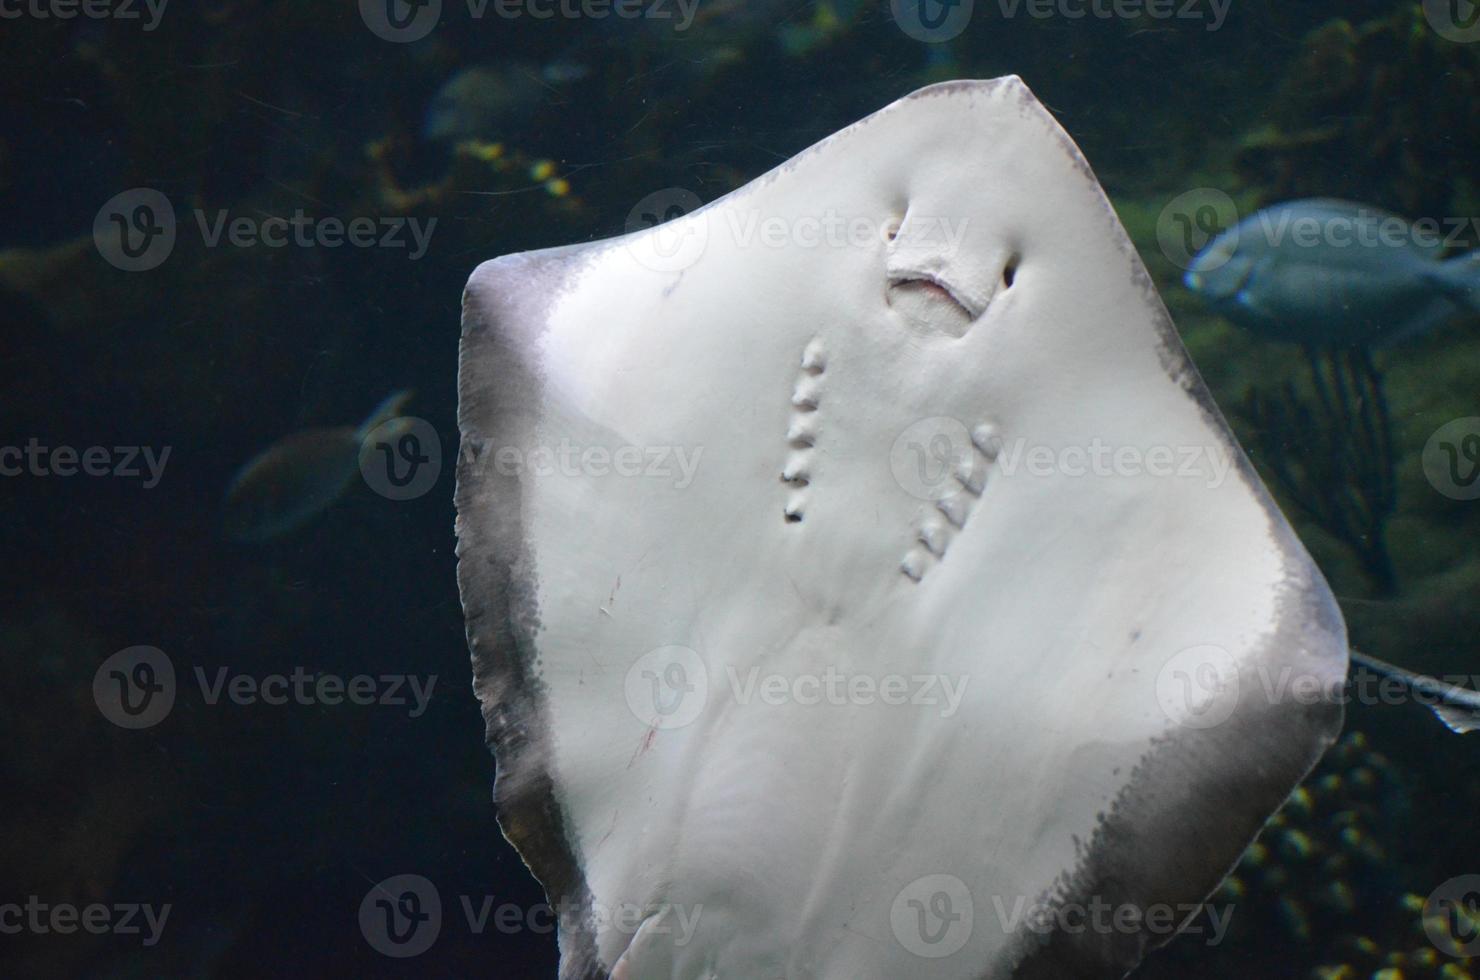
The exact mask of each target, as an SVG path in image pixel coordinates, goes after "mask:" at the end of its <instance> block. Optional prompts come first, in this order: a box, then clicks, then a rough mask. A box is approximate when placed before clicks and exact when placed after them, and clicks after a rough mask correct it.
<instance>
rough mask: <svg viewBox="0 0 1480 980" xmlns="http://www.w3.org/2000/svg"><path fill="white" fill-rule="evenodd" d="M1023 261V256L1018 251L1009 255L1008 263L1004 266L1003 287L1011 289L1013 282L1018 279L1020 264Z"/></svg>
mask: <svg viewBox="0 0 1480 980" xmlns="http://www.w3.org/2000/svg"><path fill="white" fill-rule="evenodd" d="M1022 261H1023V257H1022V256H1021V255H1019V254H1018V253H1016V252H1013V253H1012V255H1010V256H1008V259H1007V264H1006V265H1005V266H1003V267H1002V287H1003V288H1004V289H1011V288H1012V284H1013V283H1014V282H1015V281H1017V271H1018V264H1019V263H1021V262H1022Z"/></svg>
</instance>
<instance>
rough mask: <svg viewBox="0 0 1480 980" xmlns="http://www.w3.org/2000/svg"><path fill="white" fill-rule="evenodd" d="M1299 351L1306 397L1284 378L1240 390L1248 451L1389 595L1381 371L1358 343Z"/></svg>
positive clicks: (1390, 507) (1389, 492)
mask: <svg viewBox="0 0 1480 980" xmlns="http://www.w3.org/2000/svg"><path fill="white" fill-rule="evenodd" d="M1304 350H1305V360H1306V366H1307V368H1308V369H1309V387H1310V391H1311V394H1312V395H1313V396H1314V397H1313V398H1312V397H1310V396H1306V395H1303V394H1301V393H1300V392H1299V390H1298V389H1297V387H1296V385H1295V383H1294V382H1292V381H1286V382H1285V383H1284V384H1282V385H1281V386H1280V387H1279V389H1278V390H1277V391H1275V392H1273V393H1268V392H1265V391H1261V390H1260V389H1259V388H1258V387H1257V386H1253V387H1250V388H1249V390H1248V392H1247V393H1246V394H1245V396H1244V402H1243V407H1242V413H1243V415H1244V416H1245V418H1246V419H1247V420H1248V421H1249V422H1250V423H1251V425H1252V426H1253V428H1254V431H1255V433H1256V435H1255V453H1254V455H1255V457H1256V458H1257V459H1258V460H1259V461H1260V462H1261V463H1262V464H1263V466H1264V469H1265V470H1266V471H1267V472H1268V473H1269V474H1270V476H1271V477H1273V479H1274V482H1275V483H1276V484H1277V485H1278V486H1279V487H1280V489H1281V490H1282V491H1283V492H1284V494H1285V496H1286V497H1287V498H1288V499H1289V500H1290V501H1291V502H1292V503H1294V504H1295V506H1297V507H1299V508H1300V509H1301V510H1302V511H1304V512H1305V513H1306V514H1307V515H1309V517H1310V518H1311V520H1313V521H1314V522H1315V523H1316V524H1317V525H1318V526H1319V527H1321V528H1322V529H1323V530H1325V531H1326V532H1327V533H1329V534H1330V535H1331V536H1332V537H1334V538H1336V539H1337V540H1339V541H1341V542H1342V543H1343V544H1345V545H1347V547H1349V548H1350V549H1351V550H1352V552H1353V553H1354V554H1355V555H1356V557H1357V559H1358V561H1359V562H1360V563H1361V566H1362V569H1363V571H1364V572H1365V573H1366V574H1367V576H1368V578H1369V579H1370V580H1371V582H1372V585H1373V588H1374V589H1375V590H1376V592H1377V593H1378V594H1379V595H1384V596H1387V595H1392V594H1393V593H1394V592H1395V591H1396V589H1397V577H1396V575H1395V573H1394V570H1393V562H1392V557H1391V556H1390V555H1389V553H1388V547H1387V539H1386V530H1387V523H1388V519H1389V518H1390V517H1392V515H1393V511H1394V508H1395V506H1396V503H1397V487H1396V480H1395V476H1394V465H1393V436H1392V421H1391V418H1390V416H1389V413H1388V403H1387V396H1386V395H1385V394H1384V392H1383V381H1382V374H1381V372H1380V371H1379V370H1378V369H1377V366H1376V365H1375V364H1373V362H1372V354H1371V353H1370V352H1369V351H1368V350H1367V349H1366V348H1363V347H1352V348H1346V349H1339V350H1330V349H1317V348H1312V347H1306V348H1305V349H1304Z"/></svg>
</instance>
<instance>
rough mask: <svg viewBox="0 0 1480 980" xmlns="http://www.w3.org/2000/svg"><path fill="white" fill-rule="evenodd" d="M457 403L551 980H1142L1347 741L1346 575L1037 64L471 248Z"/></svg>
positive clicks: (522, 833)
mask: <svg viewBox="0 0 1480 980" xmlns="http://www.w3.org/2000/svg"><path fill="white" fill-rule="evenodd" d="M906 225H908V227H910V228H911V235H910V242H909V244H910V245H911V247H914V248H924V249H925V251H924V252H923V253H919V254H924V255H925V256H926V260H928V263H929V269H926V270H925V273H928V274H929V275H931V276H935V277H937V278H938V279H939V281H938V282H935V280H931V281H932V282H935V285H934V286H919V285H910V286H907V287H906V292H907V293H909V294H910V295H911V299H910V302H908V303H901V302H900V300H901V291H900V289H898V288H895V289H894V290H893V294H892V295H891V284H893V285H894V286H896V287H897V286H898V283H897V282H895V278H896V274H897V273H898V270H899V269H900V268H901V267H903V266H905V265H908V264H909V261H911V260H912V254H906V255H903V256H902V255H901V254H900V251H899V250H900V249H901V248H903V247H904V246H903V245H901V244H899V242H900V241H901V240H903V238H904V236H902V235H892V234H890V233H888V232H889V231H890V230H891V229H898V228H902V227H905V226H906ZM830 228H831V229H843V232H844V233H841V234H838V235H834V234H832V233H831V232H829V231H828V229H830ZM856 228H861V229H863V230H864V231H865V232H867V231H869V230H870V229H872V230H873V231H875V232H880V231H882V232H885V233H883V234H877V233H869V234H852V233H849V232H850V231H851V230H852V229H856ZM922 243H924V244H922ZM922 261H923V260H922ZM917 264H918V263H917ZM1005 270H1010V272H1009V271H1005ZM458 416H459V424H460V427H461V431H462V440H463V444H462V448H461V450H460V452H459V465H458V488H457V509H458V518H457V520H458V578H459V585H460V589H461V594H462V600H463V605H464V610H465V612H466V617H467V628H468V638H469V643H470V645H471V647H472V652H473V662H474V672H475V689H476V691H477V694H478V696H479V698H480V700H481V701H482V705H483V713H484V717H485V719H486V721H487V725H488V739H489V741H490V743H491V745H492V746H493V749H494V752H495V754H496V756H497V760H498V777H497V784H496V797H497V801H498V807H499V820H500V823H501V825H502V827H503V830H504V832H505V834H506V835H507V836H508V837H509V839H510V840H511V841H513V843H514V844H515V846H517V847H518V849H519V852H520V854H521V855H523V857H524V859H525V860H526V861H527V862H528V864H529V866H530V868H531V869H532V870H533V871H534V873H535V874H536V875H537V876H538V877H539V879H540V880H541V881H542V882H543V883H544V885H545V888H546V890H547V891H548V893H549V895H550V898H551V900H552V902H554V903H555V904H556V905H557V907H558V908H560V910H561V917H560V919H561V954H562V960H561V962H562V965H561V975H562V977H566V978H576V977H580V978H584V977H588V976H606V975H608V974H610V973H612V972H613V970H615V969H617V968H618V967H619V965H620V970H621V971H623V972H625V973H627V974H628V975H630V977H631V978H633V980H637V978H641V980H650V978H654V977H664V978H686V980H689V978H703V977H711V976H717V977H781V976H785V977H798V978H800V977H809V978H814V980H885V978H896V977H903V976H909V977H921V978H927V977H928V978H932V980H981V978H982V977H990V978H1007V977H1054V978H1055V980H1057V978H1059V977H1065V976H1072V977H1118V976H1121V975H1123V974H1124V973H1125V972H1126V971H1127V970H1129V969H1130V968H1132V967H1133V966H1134V965H1135V964H1136V963H1137V962H1138V961H1139V960H1140V959H1141V957H1142V956H1143V955H1144V954H1145V953H1146V951H1147V950H1148V949H1150V948H1152V947H1154V946H1156V945H1159V944H1160V943H1163V942H1165V941H1167V940H1168V939H1169V938H1170V937H1171V935H1172V933H1173V932H1174V931H1175V929H1176V928H1177V926H1178V924H1180V923H1181V922H1182V921H1183V920H1184V919H1185V917H1186V914H1185V913H1186V912H1187V911H1188V910H1190V909H1191V908H1192V907H1194V906H1196V905H1197V904H1198V903H1200V902H1201V901H1203V900H1204V898H1206V896H1207V895H1208V894H1209V893H1210V892H1211V891H1212V890H1213V889H1214V888H1215V887H1216V885H1217V883H1218V882H1219V880H1220V879H1221V878H1222V877H1223V876H1224V875H1225V874H1226V873H1227V871H1228V870H1229V868H1230V867H1232V865H1233V864H1234V862H1235V861H1236V860H1237V859H1238V857H1239V855H1240V854H1241V853H1242V851H1243V850H1244V848H1245V847H1246V845H1247V844H1248V842H1249V841H1250V840H1251V838H1252V837H1253V835H1254V834H1255V833H1256V832H1257V831H1258V829H1259V828H1260V826H1261V825H1262V824H1263V822H1264V821H1265V819H1266V818H1267V817H1268V816H1269V814H1270V813H1272V812H1273V811H1274V810H1275V809H1276V808H1277V807H1278V806H1279V805H1280V803H1281V802H1282V801H1283V800H1284V799H1285V798H1286V797H1287V796H1288V794H1289V792H1290V791H1291V789H1293V788H1294V786H1295V785H1296V783H1297V782H1298V781H1299V780H1300V779H1301V778H1302V777H1303V776H1304V775H1305V774H1306V773H1307V772H1308V771H1309V769H1310V767H1311V766H1312V765H1314V763H1315V762H1316V760H1317V759H1318V758H1319V757H1320V755H1321V754H1322V752H1323V751H1324V750H1325V748H1326V747H1327V746H1328V745H1329V744H1330V743H1331V742H1332V741H1333V740H1334V738H1335V736H1336V734H1337V731H1338V730H1339V728H1340V724H1341V703H1340V700H1339V698H1338V697H1335V696H1333V692H1334V693H1336V694H1339V689H1340V685H1341V683H1342V680H1343V679H1344V678H1345V676H1346V669H1347V663H1346V650H1347V646H1346V636H1345V628H1344V625H1343V623H1342V621H1341V616H1340V613H1339V611H1338V609H1337V607H1336V605H1335V602H1334V600H1333V599H1332V597H1331V595H1330V592H1329V589H1327V587H1326V584H1325V582H1324V581H1323V580H1322V578H1321V576H1320V573H1319V572H1318V571H1317V570H1316V568H1315V566H1314V564H1313V563H1312V562H1311V560H1310V558H1309V556H1308V555H1307V554H1306V552H1305V551H1304V549H1303V548H1302V547H1301V545H1300V543H1299V541H1298V540H1297V539H1296V538H1295V536H1294V534H1293V532H1292V531H1291V530H1290V528H1289V526H1288V525H1287V524H1286V522H1285V521H1284V519H1283V517H1281V515H1280V514H1279V512H1278V510H1277V509H1276V508H1275V506H1274V505H1273V503H1272V502H1271V500H1270V498H1269V496H1268V494H1267V493H1266V492H1265V491H1264V488H1263V487H1262V486H1261V485H1260V484H1259V481H1258V478H1257V476H1256V475H1255V474H1254V471H1253V469H1252V467H1250V466H1249V465H1248V462H1247V460H1245V459H1244V457H1243V456H1242V454H1241V453H1240V451H1239V449H1238V447H1237V445H1236V444H1235V442H1234V441H1233V438H1232V435H1231V434H1230V433H1229V431H1228V428H1227V426H1226V425H1225V423H1224V422H1223V419H1222V417H1221V416H1220V415H1219V414H1218V411H1217V409H1216V408H1215V407H1214V406H1213V405H1212V402H1211V400H1210V399H1209V397H1208V394H1207V392H1206V390H1205V389H1204V387H1203V385H1202V382H1201V380H1200V379H1199V378H1198V376H1197V374H1196V372H1195V371H1194V370H1193V368H1192V366H1191V365H1190V364H1189V362H1188V360H1187V357H1186V354H1185V352H1184V351H1183V349H1182V347H1181V345H1180V343H1179V341H1178V339H1177V337H1176V334H1175V331H1174V330H1173V328H1172V325H1171V322H1170V320H1169V318H1168V316H1167V313H1166V310H1165V309H1164V307H1163V306H1162V304H1161V302H1160V299H1159V298H1158V296H1157V294H1156V291H1155V289H1154V287H1153V286H1152V283H1151V280H1150V278H1149V277H1148V275H1147V273H1146V271H1145V269H1144V268H1143V266H1142V265H1141V262H1140V260H1139V258H1138V257H1137V256H1136V253H1135V250H1134V248H1133V247H1132V246H1131V243H1130V241H1129V239H1128V237H1127V236H1126V234H1125V232H1124V230H1123V229H1122V228H1121V226H1120V224H1119V222H1118V221H1117V219H1116V217H1115V214H1114V212H1113V210H1112V209H1111V207H1110V205H1109V202H1108V201H1107V199H1106V198H1105V195H1104V193H1103V192H1102V191H1101V189H1100V187H1099V185H1098V183H1097V182H1096V181H1095V179H1094V177H1093V175H1092V173H1091V172H1090V170H1089V167H1088V165H1087V164H1086V163H1085V161H1084V159H1083V158H1082V156H1081V155H1080V154H1079V151H1078V149H1077V148H1076V147H1075V146H1074V144H1073V143H1072V142H1071V141H1070V139H1069V137H1068V136H1067V135H1066V134H1065V133H1064V131H1063V130H1062V129H1060V128H1059V126H1058V125H1057V123H1055V122H1054V120H1053V119H1052V117H1051V116H1050V115H1049V114H1048V112H1047V111H1046V110H1045V109H1044V108H1043V107H1042V106H1041V105H1040V104H1039V103H1038V102H1037V100H1036V99H1034V97H1033V96H1032V94H1031V93H1030V92H1029V91H1028V89H1027V88H1026V87H1025V86H1024V85H1023V84H1022V83H1021V82H1020V81H1018V80H1017V79H1015V78H1008V79H998V80H995V81H982V82H956V83H948V84H944V85H937V86H932V87H930V88H926V89H923V90H921V91H919V92H917V93H915V94H913V95H911V96H908V97H906V98H904V99H902V100H900V101H898V102H896V103H894V104H893V105H890V106H888V107H886V108H885V109H883V110H881V111H880V112H878V113H875V114H874V115H873V116H870V117H869V118H867V119H865V120H863V121H862V122H860V123H858V124H856V125H854V126H851V127H849V128H847V129H845V130H843V131H842V132H840V133H838V134H835V135H834V136H832V137H830V138H829V139H827V140H825V141H823V142H822V143H820V144H818V145H817V146H814V147H813V148H811V149H810V150H807V151H805V152H803V153H802V154H800V155H798V156H797V157H795V158H794V159H792V160H791V161H789V162H787V163H786V164H784V165H783V166H781V167H780V168H778V169H777V170H775V171H773V172H772V173H770V174H768V175H766V176H764V177H761V178H759V179H757V180H755V181H754V182H752V183H751V184H749V185H747V186H746V187H744V188H742V189H740V190H738V191H736V192H735V193H733V194H731V195H729V196H728V197H725V198H722V199H720V200H719V201H716V202H713V203H712V204H710V205H708V206H707V207H705V208H702V209H700V210H697V211H695V212H692V213H690V214H687V215H684V216H681V217H678V218H676V219H674V220H673V221H671V222H669V223H668V224H666V225H663V226H660V227H659V228H655V229H650V230H648V231H643V232H639V233H637V234H634V235H631V236H627V237H625V238H621V239H614V240H611V241H606V242H594V243H589V244H584V245H578V246H573V247H570V248H565V249H557V250H551V251H544V252H533V253H525V254H521V255H514V256H507V257H504V258H501V259H498V260H495V261H493V262H489V263H485V264H484V265H483V266H481V267H479V269H478V270H477V271H476V272H475V273H474V274H473V276H472V278H471V280H470V281H469V284H468V289H467V293H466V297H465V302H464V316H463V338H462V350H461V364H460V371H459V408H458ZM1098 908H1109V909H1110V910H1111V911H1112V912H1114V913H1116V914H1115V915H1113V916H1112V918H1111V919H1110V920H1109V921H1108V922H1107V921H1105V920H1104V919H1103V917H1101V918H1099V919H1096V920H1095V924H1094V925H1092V926H1089V927H1085V925H1084V923H1085V919H1084V918H1083V916H1084V915H1087V914H1091V913H1092V910H1094V909H1098Z"/></svg>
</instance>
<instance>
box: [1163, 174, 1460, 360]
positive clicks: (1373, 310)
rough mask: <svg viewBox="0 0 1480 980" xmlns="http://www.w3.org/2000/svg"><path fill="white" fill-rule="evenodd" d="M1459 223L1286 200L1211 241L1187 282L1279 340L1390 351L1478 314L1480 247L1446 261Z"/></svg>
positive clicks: (1227, 312)
mask: <svg viewBox="0 0 1480 980" xmlns="http://www.w3.org/2000/svg"><path fill="white" fill-rule="evenodd" d="M1472 223H1473V222H1470V221H1466V222H1465V223H1464V225H1463V227H1464V228H1468V227H1469V226H1470V225H1471V224H1472ZM1456 227H1457V226H1456V225H1455V224H1454V223H1452V222H1450V223H1446V224H1443V225H1441V224H1440V223H1439V222H1437V221H1430V222H1417V223H1409V222H1408V221H1406V220H1404V219H1403V218H1400V217H1398V216H1397V215H1395V214H1392V213H1391V212H1388V211H1383V210H1382V209H1380V208H1375V207H1371V206H1369V205H1365V204H1354V203H1352V202H1349V201H1338V200H1329V199H1311V200H1302V201H1288V202H1286V203H1284V204H1276V205H1274V206H1273V207H1270V208H1266V209H1264V210H1263V211H1259V212H1257V213H1255V214H1253V215H1250V216H1249V217H1248V218H1245V219H1244V220H1243V221H1241V222H1239V223H1238V224H1237V225H1235V226H1234V227H1232V228H1229V229H1228V230H1226V231H1224V232H1222V233H1220V234H1219V235H1218V236H1216V237H1215V238H1213V240H1212V241H1210V242H1209V243H1208V244H1207V247H1206V248H1204V249H1203V250H1202V251H1201V252H1199V253H1198V255H1197V257H1196V258H1194V259H1193V261H1192V264H1191V266H1190V267H1189V268H1188V271H1187V274H1186V276H1185V277H1184V279H1183V282H1184V283H1186V285H1187V288H1188V289H1190V290H1192V291H1193V292H1194V293H1197V294H1198V295H1199V296H1201V297H1202V298H1203V300H1204V301H1205V302H1206V303H1207V304H1208V306H1209V307H1211V308H1212V309H1213V310H1214V311H1215V312H1217V313H1219V314H1221V315H1222V316H1224V317H1226V318H1228V319H1229V320H1231V321H1233V322H1234V323H1236V324H1238V325H1239V326H1241V327H1244V328H1246V329H1248V330H1251V331H1253V332H1255V333H1257V334H1260V335H1262V336H1264V337H1267V338H1269V339H1272V340H1282V341H1288V342H1291V343H1300V344H1308V345H1311V346H1316V347H1355V346H1367V347H1385V346H1388V345H1391V344H1395V343H1398V342H1400V341H1403V340H1407V339H1409V338H1412V337H1415V336H1418V335H1419V334H1422V333H1424V332H1425V331H1427V330H1431V329H1433V328H1434V327H1436V326H1438V325H1439V324H1441V323H1444V322H1445V321H1447V320H1450V319H1452V318H1454V317H1455V316H1457V315H1460V314H1462V313H1465V312H1471V313H1473V312H1477V311H1480V251H1473V252H1467V253H1465V254H1462V255H1460V256H1458V257H1455V258H1448V259H1446V258H1444V257H1443V253H1444V248H1445V244H1446V241H1445V240H1446V239H1447V238H1450V237H1453V233H1454V231H1455V229H1456Z"/></svg>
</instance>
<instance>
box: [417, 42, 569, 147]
mask: <svg viewBox="0 0 1480 980" xmlns="http://www.w3.org/2000/svg"><path fill="white" fill-rule="evenodd" d="M541 75H542V72H541V69H540V68H539V66H538V65H534V64H529V63H524V62H516V63H513V64H507V65H475V66H473V67H472V68H464V69H463V70H462V71H460V72H458V73H457V74H456V75H453V76H452V77H451V78H449V79H448V80H447V81H446V82H445V83H444V84H443V85H442V87H441V88H440V89H438V90H437V94H436V95H434V96H432V101H431V104H430V105H429V106H428V107H427V111H426V118H425V119H424V120H423V122H422V137H423V138H424V139H426V141H427V142H429V143H444V144H448V145H451V144H454V143H458V142H461V141H463V140H475V139H482V140H498V139H507V138H509V135H510V134H511V133H512V132H513V131H515V130H516V129H518V128H519V127H520V126H521V125H523V124H524V123H526V122H528V121H529V119H530V117H532V116H533V115H534V113H535V110H536V109H538V108H539V106H540V103H541V102H542V101H543V100H544V99H546V98H547V97H548V96H549V95H550V88H549V86H548V84H547V83H546V82H545V81H544V80H543V79H542V77H541Z"/></svg>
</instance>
